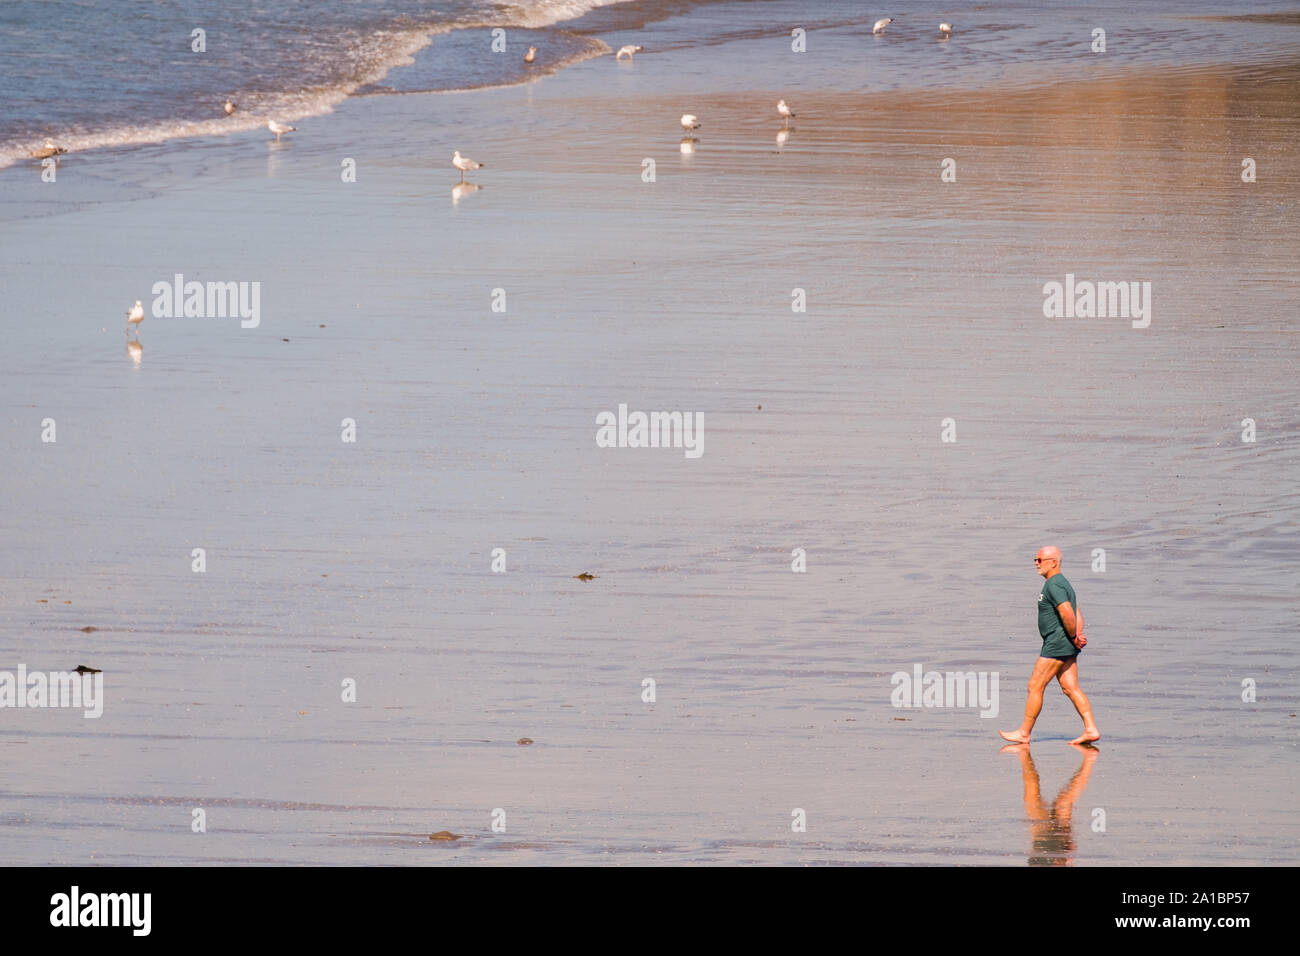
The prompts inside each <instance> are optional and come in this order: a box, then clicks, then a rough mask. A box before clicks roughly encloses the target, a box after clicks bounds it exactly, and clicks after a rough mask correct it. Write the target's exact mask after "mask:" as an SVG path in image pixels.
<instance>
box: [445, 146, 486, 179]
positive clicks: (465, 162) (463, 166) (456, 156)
mask: <svg viewBox="0 0 1300 956" xmlns="http://www.w3.org/2000/svg"><path fill="white" fill-rule="evenodd" d="M451 164H452V165H453V166H455V167H456V168H457V169H459V170H460V181H461V182H462V183H463V182H464V181H465V174H466V173H468V172H470V171H471V170H474V169H482V168H483V164H482V163H479V162H475V161H474V160H472V159H470V158H469V157H468V156H462V155H461V154H460V150H456V152H454V153H452V154H451Z"/></svg>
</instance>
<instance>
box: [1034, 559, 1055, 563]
mask: <svg viewBox="0 0 1300 956" xmlns="http://www.w3.org/2000/svg"><path fill="white" fill-rule="evenodd" d="M1055 560H1056V558H1034V564H1042V563H1043V562H1044V561H1055Z"/></svg>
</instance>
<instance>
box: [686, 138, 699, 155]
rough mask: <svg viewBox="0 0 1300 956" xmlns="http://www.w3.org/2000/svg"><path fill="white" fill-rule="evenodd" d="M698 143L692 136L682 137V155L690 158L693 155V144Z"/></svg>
mask: <svg viewBox="0 0 1300 956" xmlns="http://www.w3.org/2000/svg"><path fill="white" fill-rule="evenodd" d="M698 142H699V140H698V139H696V138H695V137H694V136H683V137H682V155H683V156H691V155H693V154H694V153H695V144H696V143H698Z"/></svg>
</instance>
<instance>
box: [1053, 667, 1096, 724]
mask: <svg viewBox="0 0 1300 956" xmlns="http://www.w3.org/2000/svg"><path fill="white" fill-rule="evenodd" d="M1056 679H1057V681H1058V682H1059V683H1060V685H1061V690H1063V691H1065V696H1066V697H1068V698H1070V703H1072V704H1074V709H1075V710H1077V711H1078V712H1079V716H1080V717H1082V718H1083V733H1082V734H1080V735H1079V736H1078V737H1075V738H1074V739H1073V740H1071V741H1070V743H1072V744H1086V743H1091V742H1092V741H1094V740H1100V739H1101V731H1100V730H1098V729H1097V724H1096V723H1095V722H1094V721H1093V719H1092V705H1091V704H1090V703H1088V697H1087V695H1086V694H1084V692H1083V688H1081V687H1080V686H1079V667H1078V658H1075V659H1074V660H1072V661H1070V663H1069V664H1067V665H1066V666H1065V667H1063V668H1061V672H1060V673H1059V674H1057V675H1056Z"/></svg>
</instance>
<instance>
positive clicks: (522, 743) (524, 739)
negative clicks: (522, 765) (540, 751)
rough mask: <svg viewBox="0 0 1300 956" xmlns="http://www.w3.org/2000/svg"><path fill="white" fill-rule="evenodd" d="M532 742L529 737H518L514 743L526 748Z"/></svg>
mask: <svg viewBox="0 0 1300 956" xmlns="http://www.w3.org/2000/svg"><path fill="white" fill-rule="evenodd" d="M532 742H533V739H532V738H531V737H520V738H519V739H518V740H516V741H515V743H517V744H518V745H519V746H521V747H527V746H528V745H529V744H531V743H532Z"/></svg>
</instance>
